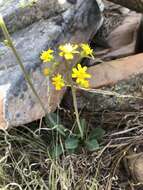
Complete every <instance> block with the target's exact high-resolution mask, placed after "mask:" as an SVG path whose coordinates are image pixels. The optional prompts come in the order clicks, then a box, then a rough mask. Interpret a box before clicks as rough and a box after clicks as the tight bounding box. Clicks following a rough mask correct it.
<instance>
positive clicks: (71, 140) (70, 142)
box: [65, 137, 79, 149]
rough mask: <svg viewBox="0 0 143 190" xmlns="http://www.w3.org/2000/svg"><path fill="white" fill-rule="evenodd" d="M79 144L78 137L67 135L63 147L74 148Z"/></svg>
mask: <svg viewBox="0 0 143 190" xmlns="http://www.w3.org/2000/svg"><path fill="white" fill-rule="evenodd" d="M78 144H79V139H78V138H77V137H68V138H67V139H66V140H65V148H66V149H76V148H77V147H78Z"/></svg>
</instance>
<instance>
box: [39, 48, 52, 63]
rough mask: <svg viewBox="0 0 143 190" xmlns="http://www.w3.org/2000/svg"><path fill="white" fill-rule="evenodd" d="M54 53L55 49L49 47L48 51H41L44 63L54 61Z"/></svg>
mask: <svg viewBox="0 0 143 190" xmlns="http://www.w3.org/2000/svg"><path fill="white" fill-rule="evenodd" d="M53 53H54V51H53V50H52V49H48V50H47V51H43V52H42V53H41V56H40V58H41V60H42V61H43V63H46V62H50V61H53V59H54V56H53Z"/></svg>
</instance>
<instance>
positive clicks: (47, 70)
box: [43, 67, 50, 76]
mask: <svg viewBox="0 0 143 190" xmlns="http://www.w3.org/2000/svg"><path fill="white" fill-rule="evenodd" d="M49 73H50V71H49V68H47V67H46V68H44V69H43V74H44V76H48V75H49Z"/></svg>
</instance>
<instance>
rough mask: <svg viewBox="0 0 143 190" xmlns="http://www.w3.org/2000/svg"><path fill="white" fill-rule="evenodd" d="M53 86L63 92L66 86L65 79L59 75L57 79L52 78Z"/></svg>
mask: <svg viewBox="0 0 143 190" xmlns="http://www.w3.org/2000/svg"><path fill="white" fill-rule="evenodd" d="M52 84H53V85H54V86H55V88H56V90H61V89H62V87H64V86H65V82H64V79H63V78H62V75H60V74H57V75H56V76H55V77H53V78H52Z"/></svg>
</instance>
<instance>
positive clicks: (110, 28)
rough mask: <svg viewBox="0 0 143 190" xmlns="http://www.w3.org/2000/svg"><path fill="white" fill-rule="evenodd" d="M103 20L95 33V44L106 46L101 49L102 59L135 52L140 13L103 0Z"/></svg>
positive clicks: (119, 56) (140, 18)
mask: <svg viewBox="0 0 143 190" xmlns="http://www.w3.org/2000/svg"><path fill="white" fill-rule="evenodd" d="M104 3H105V11H104V16H105V19H104V22H103V25H102V27H101V28H100V30H99V31H98V33H97V35H96V36H95V45H96V46H97V48H96V49H97V50H96V51H97V54H99V53H100V51H98V46H101V47H103V48H108V51H107V52H103V51H101V53H100V54H102V56H101V57H100V58H102V59H103V60H111V59H116V58H121V57H125V56H129V55H132V54H135V53H136V52H137V51H138V50H137V39H138V35H139V29H140V23H141V20H142V14H139V13H136V12H133V11H130V10H129V9H127V8H125V7H121V6H120V5H116V4H114V3H110V2H107V1H104Z"/></svg>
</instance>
